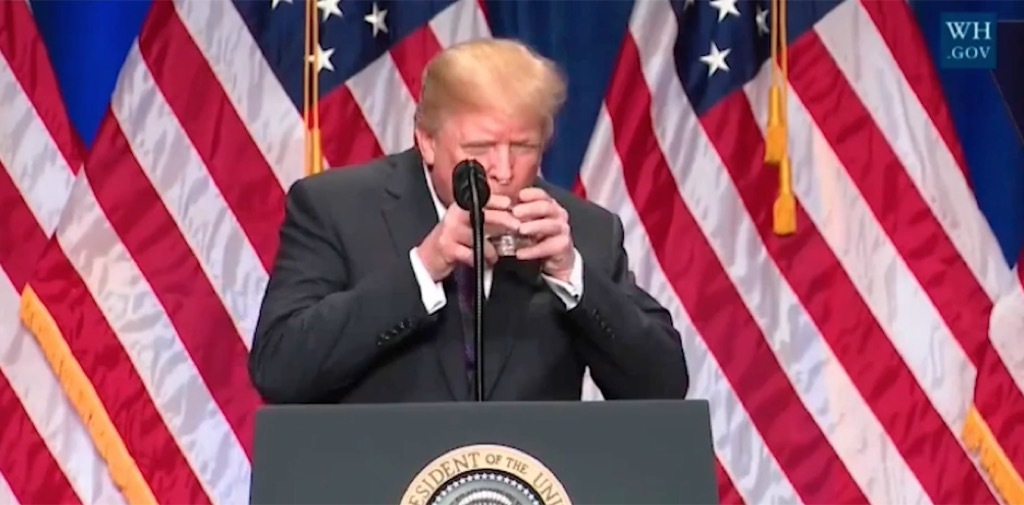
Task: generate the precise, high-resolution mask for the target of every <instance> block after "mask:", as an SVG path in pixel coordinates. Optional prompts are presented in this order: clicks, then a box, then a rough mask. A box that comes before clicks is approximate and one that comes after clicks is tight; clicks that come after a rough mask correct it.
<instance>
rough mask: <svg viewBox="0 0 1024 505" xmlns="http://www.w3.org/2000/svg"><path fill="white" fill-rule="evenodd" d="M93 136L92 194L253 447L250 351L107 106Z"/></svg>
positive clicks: (205, 378)
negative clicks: (248, 361)
mask: <svg viewBox="0 0 1024 505" xmlns="http://www.w3.org/2000/svg"><path fill="white" fill-rule="evenodd" d="M97 139H98V140H97V142H96V145H95V147H94V149H93V153H92V156H91V157H90V158H89V164H88V165H87V166H86V173H88V175H89V179H90V181H91V182H92V187H93V191H94V192H95V194H96V201H97V202H99V205H100V207H102V208H103V211H104V213H105V214H106V215H107V219H109V221H110V225H111V226H112V227H113V228H114V230H115V231H116V232H117V234H118V236H119V237H120V238H121V241H122V242H123V244H124V247H125V248H126V249H127V250H128V252H129V253H130V254H131V255H132V259H134V260H135V263H136V264H137V265H138V267H139V270H140V271H141V272H142V274H143V276H145V278H146V281H147V282H148V283H149V285H150V286H151V287H152V289H153V293H154V294H155V295H156V297H157V298H158V299H159V300H160V304H161V305H162V307H163V309H164V310H165V311H166V312H167V315H168V317H169V318H170V321H171V323H172V324H173V325H174V328H175V330H177V333H178V337H179V338H180V339H181V343H182V344H183V345H184V347H185V349H187V350H188V353H189V356H191V358H192V361H193V362H194V363H195V366H196V369H197V370H198V371H199V374H200V375H201V376H202V378H203V381H204V382H205V383H206V386H207V387H208V388H209V390H210V393H211V394H212V395H213V398H214V400H215V401H216V402H217V405H218V406H219V407H220V409H221V411H223V413H224V417H225V418H226V419H227V421H228V423H229V424H230V425H231V428H232V430H233V431H234V432H235V436H236V437H237V438H238V441H239V443H241V445H242V447H243V448H244V449H245V452H246V453H247V454H249V455H251V448H252V447H251V446H252V430H253V415H254V414H255V411H256V409H257V408H259V406H260V403H261V401H260V398H259V396H258V395H257V393H256V390H255V388H253V386H252V383H251V381H250V379H249V375H248V367H247V364H246V363H247V361H246V360H247V356H248V352H247V350H246V348H245V345H244V343H243V341H242V339H241V337H240V335H239V334H238V331H237V330H236V328H235V326H234V323H233V322H232V319H231V316H230V315H229V314H228V312H227V310H226V309H225V307H224V302H223V301H221V300H220V298H219V297H218V295H217V292H216V291H215V290H214V288H213V286H212V285H211V284H210V279H209V278H208V277H207V276H206V274H205V273H204V272H203V268H202V266H201V265H200V264H199V261H198V260H197V259H196V257H195V255H194V253H193V251H192V249H191V248H190V247H189V245H188V242H187V241H186V239H185V237H183V236H182V235H181V230H180V229H179V228H178V227H177V225H176V223H175V222H174V219H173V218H172V217H171V215H170V214H169V213H168V212H167V209H166V207H164V205H163V202H162V201H161V200H160V195H159V194H157V192H156V190H155V189H154V188H153V186H152V185H151V184H150V181H149V179H147V178H146V176H145V173H144V172H143V170H142V167H140V166H139V165H138V164H137V162H136V160H135V158H134V157H133V156H132V152H131V148H130V147H129V146H128V141H127V139H126V137H125V135H124V132H123V131H122V130H121V129H120V125H119V124H118V123H117V121H115V120H114V118H113V116H112V115H109V114H108V116H107V118H106V120H105V121H104V124H103V126H102V127H101V129H100V132H99V135H98V136H97ZM275 184H276V183H275Z"/></svg>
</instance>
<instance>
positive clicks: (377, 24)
mask: <svg viewBox="0 0 1024 505" xmlns="http://www.w3.org/2000/svg"><path fill="white" fill-rule="evenodd" d="M387 15H388V10H387V9H381V8H380V7H377V2H373V12H371V13H369V14H367V15H366V16H365V17H363V19H364V20H365V21H366V22H367V23H370V26H373V36H374V37H376V36H377V34H378V33H380V32H384V33H387V32H388V25H386V24H384V18H385V17H386V16H387Z"/></svg>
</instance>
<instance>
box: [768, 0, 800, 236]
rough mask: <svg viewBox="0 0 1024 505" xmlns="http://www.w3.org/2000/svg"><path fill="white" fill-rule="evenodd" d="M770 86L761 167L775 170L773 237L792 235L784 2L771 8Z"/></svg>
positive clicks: (793, 210)
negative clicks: (776, 169)
mask: <svg viewBox="0 0 1024 505" xmlns="http://www.w3.org/2000/svg"><path fill="white" fill-rule="evenodd" d="M771 10H772V12H771V14H772V26H771V34H770V36H771V53H772V58H771V62H772V63H771V65H772V67H771V68H772V85H771V89H770V90H769V95H768V125H767V127H766V131H765V147H764V159H765V163H767V164H770V165H775V166H777V167H778V169H779V194H778V197H776V199H775V206H774V208H773V209H772V218H773V221H772V230H773V231H774V232H775V234H776V235H780V236H782V235H792V234H793V233H796V195H794V194H793V174H792V170H791V167H790V161H789V139H788V135H789V132H788V118H787V116H788V108H787V100H786V98H787V96H788V94H789V50H788V45H789V44H788V42H787V39H786V0H772V5H771Z"/></svg>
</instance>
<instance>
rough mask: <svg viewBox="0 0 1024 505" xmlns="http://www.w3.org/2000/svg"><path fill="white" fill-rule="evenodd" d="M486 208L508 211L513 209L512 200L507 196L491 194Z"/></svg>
mask: <svg viewBox="0 0 1024 505" xmlns="http://www.w3.org/2000/svg"><path fill="white" fill-rule="evenodd" d="M485 207H486V208H488V209H496V210H508V209H509V208H511V207H512V199H511V198H509V197H507V196H505V195H498V194H491V197H490V198H489V199H488V200H487V205H485Z"/></svg>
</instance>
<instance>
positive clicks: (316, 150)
mask: <svg viewBox="0 0 1024 505" xmlns="http://www.w3.org/2000/svg"><path fill="white" fill-rule="evenodd" d="M317 14H318V13H317V7H316V1H315V0H306V22H305V47H304V48H303V51H304V52H303V65H302V69H303V70H302V124H303V128H304V129H305V131H304V135H305V147H306V148H305V154H306V159H305V164H306V167H305V168H306V174H316V173H320V172H321V171H323V155H322V151H321V146H320V50H319V48H320V43H319V42H320V22H319V19H318V16H317Z"/></svg>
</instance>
